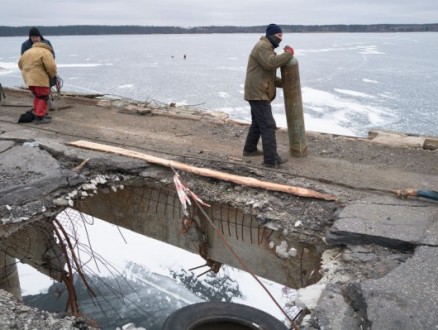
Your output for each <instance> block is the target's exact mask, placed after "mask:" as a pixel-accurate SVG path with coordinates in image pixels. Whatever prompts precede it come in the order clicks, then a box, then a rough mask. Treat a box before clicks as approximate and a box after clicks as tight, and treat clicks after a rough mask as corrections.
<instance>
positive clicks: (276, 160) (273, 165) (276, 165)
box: [263, 156, 289, 168]
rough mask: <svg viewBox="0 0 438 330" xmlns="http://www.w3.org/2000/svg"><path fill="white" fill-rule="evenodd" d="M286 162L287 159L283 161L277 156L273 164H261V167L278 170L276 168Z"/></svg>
mask: <svg viewBox="0 0 438 330" xmlns="http://www.w3.org/2000/svg"><path fill="white" fill-rule="evenodd" d="M288 161H289V160H288V159H283V158H281V157H280V156H277V159H275V161H274V163H265V162H263V166H265V167H275V168H278V167H280V165H281V164H284V163H287V162H288Z"/></svg>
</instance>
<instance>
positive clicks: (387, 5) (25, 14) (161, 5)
mask: <svg viewBox="0 0 438 330" xmlns="http://www.w3.org/2000/svg"><path fill="white" fill-rule="evenodd" d="M437 22H438V0H271V1H267V0H219V1H218V0H76V1H74V0H52V1H47V0H32V1H30V0H3V1H1V7H0V25H3V26H25V25H26V26H34V25H35V26H47V25H84V24H87V25H88V24H95V25H143V26H144V25H155V26H183V27H191V26H208V25H235V26H251V25H266V24H269V23H277V24H280V25H281V24H283V25H286V24H287V25H324V24H378V23H391V24H397V23H418V24H422V23H437Z"/></svg>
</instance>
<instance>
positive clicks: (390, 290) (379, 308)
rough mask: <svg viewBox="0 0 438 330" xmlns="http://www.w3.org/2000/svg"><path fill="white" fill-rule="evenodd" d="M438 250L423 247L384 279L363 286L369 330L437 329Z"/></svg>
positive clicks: (368, 282) (371, 281)
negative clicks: (437, 275) (437, 277)
mask: <svg viewBox="0 0 438 330" xmlns="http://www.w3.org/2000/svg"><path fill="white" fill-rule="evenodd" d="M437 273H438V248H436V247H426V246H422V247H419V248H417V250H416V253H415V255H414V257H412V258H411V259H409V260H408V261H406V263H405V264H403V265H402V266H400V267H398V268H396V269H394V270H393V271H392V272H391V273H389V274H388V275H387V276H385V277H384V278H381V279H378V280H368V281H365V282H364V283H362V292H363V298H364V299H365V301H366V305H367V318H368V320H369V321H370V322H371V329H375V330H380V329H385V330H404V329H406V330H408V329H409V330H411V329H438V313H437V311H438V300H437V299H436V297H438V281H437V280H436V274H437Z"/></svg>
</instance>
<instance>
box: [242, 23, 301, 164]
mask: <svg viewBox="0 0 438 330" xmlns="http://www.w3.org/2000/svg"><path fill="white" fill-rule="evenodd" d="M282 39H283V31H282V30H281V28H280V27H279V26H278V25H276V24H269V25H268V27H267V28H266V35H265V36H264V37H261V38H260V40H259V41H258V42H257V43H256V45H255V46H254V48H253V49H252V51H251V54H250V55H249V59H248V66H247V69H246V79H245V95H244V98H245V100H246V101H248V102H249V105H250V107H251V126H250V127H249V131H248V135H247V137H246V142H245V146H244V147H243V155H244V156H258V155H262V154H263V160H264V162H263V165H264V166H267V167H278V166H279V165H280V164H283V163H286V162H287V159H282V158H281V157H280V156H279V155H278V153H277V140H276V137H275V130H276V129H277V125H276V123H275V120H274V117H273V115H272V108H271V102H272V100H274V99H275V94H276V90H275V89H276V87H283V84H282V81H281V79H280V78H279V77H277V75H276V71H277V69H278V68H279V67H281V66H283V65H285V64H286V63H288V62H289V60H290V59H291V58H292V57H293V55H294V50H293V49H292V47H290V46H285V47H284V49H283V50H284V53H282V54H276V53H275V51H274V49H275V48H277V47H278V46H279V45H280V42H281V41H282ZM260 137H261V139H262V146H263V151H260V150H258V149H257V144H258V142H259V140H260Z"/></svg>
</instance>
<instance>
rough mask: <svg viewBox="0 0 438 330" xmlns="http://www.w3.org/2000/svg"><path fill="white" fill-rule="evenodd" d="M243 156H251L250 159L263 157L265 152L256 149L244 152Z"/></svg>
mask: <svg viewBox="0 0 438 330" xmlns="http://www.w3.org/2000/svg"><path fill="white" fill-rule="evenodd" d="M243 155H244V156H249V157H251V156H262V155H263V151H261V150H259V149H256V150H254V151H245V150H243Z"/></svg>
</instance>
